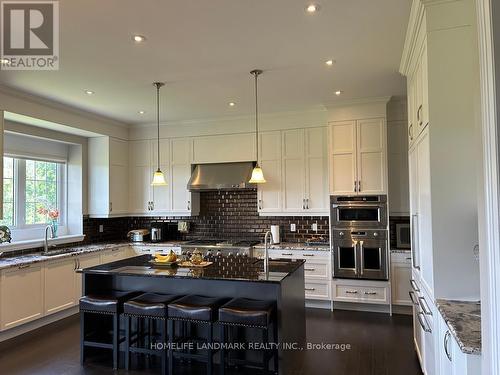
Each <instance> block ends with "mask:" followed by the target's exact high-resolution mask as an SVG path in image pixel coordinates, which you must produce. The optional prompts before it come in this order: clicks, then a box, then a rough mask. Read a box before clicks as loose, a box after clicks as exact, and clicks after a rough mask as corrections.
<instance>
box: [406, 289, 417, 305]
mask: <svg viewBox="0 0 500 375" xmlns="http://www.w3.org/2000/svg"><path fill="white" fill-rule="evenodd" d="M408 294H409V295H410V299H411V302H412V303H413V304H414V305H415V306H418V301H417V300H415V292H414V291H413V290H410V291H409V292H408Z"/></svg>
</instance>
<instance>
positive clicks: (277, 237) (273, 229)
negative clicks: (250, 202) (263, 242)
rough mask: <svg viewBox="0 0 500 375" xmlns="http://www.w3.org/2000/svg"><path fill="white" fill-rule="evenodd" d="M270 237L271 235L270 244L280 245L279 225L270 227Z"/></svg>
mask: <svg viewBox="0 0 500 375" xmlns="http://www.w3.org/2000/svg"><path fill="white" fill-rule="evenodd" d="M271 235H272V243H273V244H274V245H275V244H278V243H280V226H279V225H271Z"/></svg>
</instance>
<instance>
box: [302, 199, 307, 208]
mask: <svg viewBox="0 0 500 375" xmlns="http://www.w3.org/2000/svg"><path fill="white" fill-rule="evenodd" d="M302 209H303V210H305V209H306V199H305V198H303V199H302Z"/></svg>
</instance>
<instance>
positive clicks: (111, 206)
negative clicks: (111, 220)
mask: <svg viewBox="0 0 500 375" xmlns="http://www.w3.org/2000/svg"><path fill="white" fill-rule="evenodd" d="M112 211H113V202H109V212H112Z"/></svg>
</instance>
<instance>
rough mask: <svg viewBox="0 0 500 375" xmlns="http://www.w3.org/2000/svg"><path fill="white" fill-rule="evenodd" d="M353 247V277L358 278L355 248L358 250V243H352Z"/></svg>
mask: <svg viewBox="0 0 500 375" xmlns="http://www.w3.org/2000/svg"><path fill="white" fill-rule="evenodd" d="M353 242H354V243H353V245H354V275H356V276H358V257H357V254H356V252H357V248H358V241H353Z"/></svg>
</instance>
